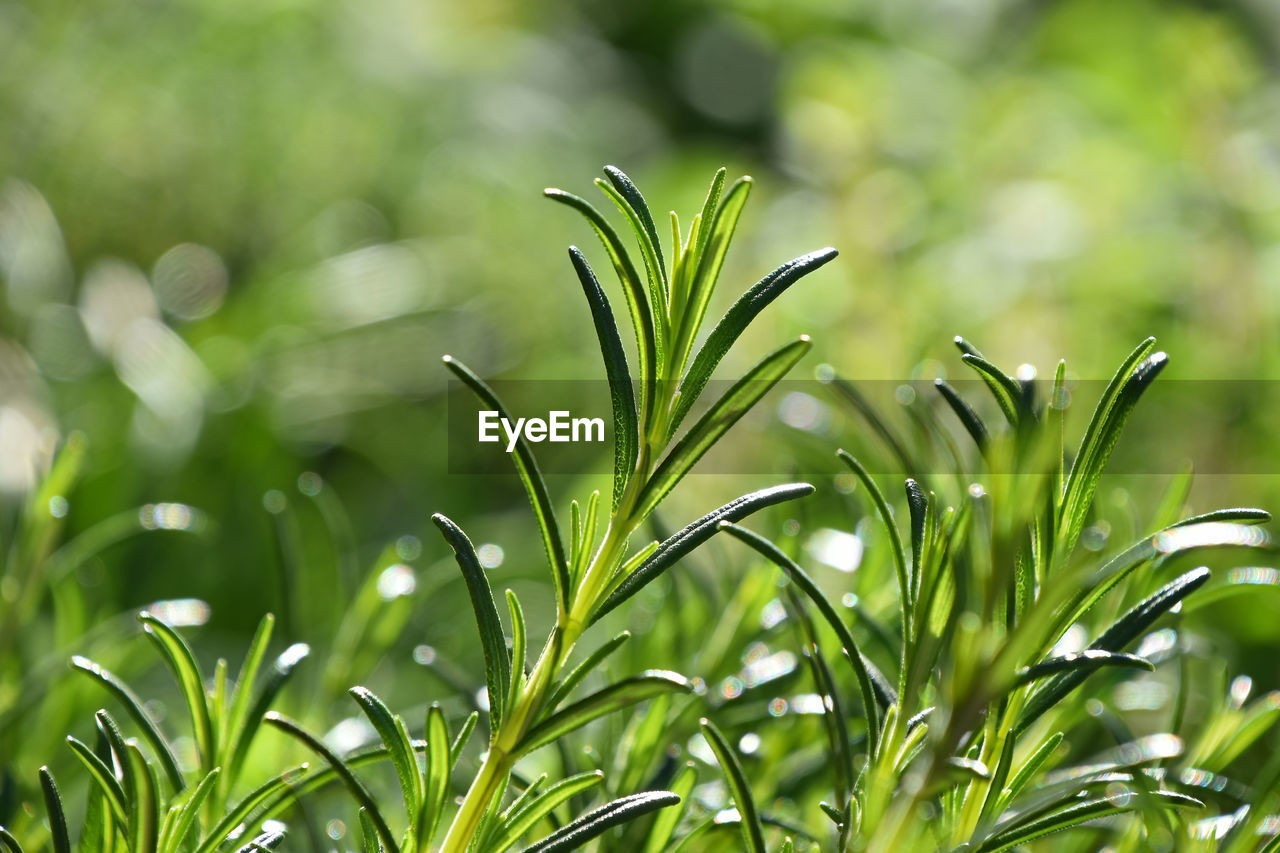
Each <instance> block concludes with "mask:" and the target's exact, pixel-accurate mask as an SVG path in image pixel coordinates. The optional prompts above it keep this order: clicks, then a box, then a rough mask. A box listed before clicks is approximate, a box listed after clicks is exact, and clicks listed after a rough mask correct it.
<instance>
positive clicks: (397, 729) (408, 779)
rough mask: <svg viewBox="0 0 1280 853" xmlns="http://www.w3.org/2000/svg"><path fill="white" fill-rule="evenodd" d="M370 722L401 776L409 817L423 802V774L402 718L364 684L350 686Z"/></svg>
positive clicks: (397, 773)
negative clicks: (420, 772)
mask: <svg viewBox="0 0 1280 853" xmlns="http://www.w3.org/2000/svg"><path fill="white" fill-rule="evenodd" d="M349 692H350V693H351V695H352V697H353V698H354V699H355V700H356V704H358V705H359V706H360V710H362V711H364V715H365V716H366V717H368V718H369V722H370V723H372V724H373V728H374V730H375V731H376V732H377V733H378V737H380V738H381V739H382V743H383V744H384V745H385V746H386V747H387V751H388V752H389V753H390V754H391V763H392V764H394V765H395V768H396V776H397V777H399V779H400V793H401V794H402V795H403V796H404V807H405V811H406V812H407V813H408V814H409V815H410V816H411V817H412V816H413V815H416V814H417V813H418V809H419V807H420V805H421V803H422V776H421V775H420V774H419V772H418V759H417V757H416V756H415V755H414V753H413V741H412V740H410V738H409V732H408V731H406V730H405V727H404V721H403V720H401V719H400V718H399V717H398V716H396V715H394V714H392V713H391V710H390V709H389V708H388V707H387V706H386V705H385V704H384V703H383V702H382V700H381V699H379V698H378V697H377V696H375V695H374V693H373V691H371V690H369V689H368V688H365V687H352V688H351V690H350V691H349Z"/></svg>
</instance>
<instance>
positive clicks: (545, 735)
mask: <svg viewBox="0 0 1280 853" xmlns="http://www.w3.org/2000/svg"><path fill="white" fill-rule="evenodd" d="M679 692H682V693H691V692H693V685H691V684H690V683H689V681H688V680H687V679H686V678H685V677H684V676H682V675H679V674H678V673H674V672H667V671H666V670H659V669H651V670H647V671H646V672H644V673H642V674H640V675H634V676H632V677H630V678H624V679H623V680H622V681H619V682H618V683H616V684H611V685H609V686H608V687H605V688H603V689H601V690H597V691H596V692H595V693H592V694H591V695H589V696H587V697H585V698H583V699H580V700H578V701H577V702H575V703H573V704H572V705H569V706H568V707H566V708H564V709H563V710H561V711H557V712H556V713H554V714H552V715H551V716H550V717H548V718H547V719H546V720H544V721H543V722H541V723H539V724H538V725H536V726H534V727H533V728H532V729H530V730H529V732H528V733H527V734H526V735H525V736H524V739H523V740H522V741H521V742H520V746H519V747H518V748H517V750H516V753H517V754H520V755H523V754H525V753H529V752H532V751H533V750H535V749H537V748H538V747H541V746H546V745H547V744H549V743H551V742H552V741H554V740H557V739H559V738H561V737H564V736H565V735H566V734H568V733H569V732H571V731H574V730H575V729H580V728H582V727H583V726H585V725H587V724H588V723H590V722H591V721H593V720H597V719H599V718H600V717H603V716H605V715H606V714H611V713H613V712H614V711H620V710H622V709H623V708H628V707H630V706H632V705H635V704H638V703H640V702H643V701H645V700H646V699H652V698H653V697H655V696H661V695H663V694H666V693H679Z"/></svg>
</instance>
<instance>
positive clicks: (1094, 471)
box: [1057, 338, 1168, 555]
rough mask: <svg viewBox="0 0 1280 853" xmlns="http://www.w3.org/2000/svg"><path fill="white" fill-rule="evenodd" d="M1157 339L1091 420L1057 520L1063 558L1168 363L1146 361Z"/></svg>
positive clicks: (1132, 360) (1133, 360)
mask: <svg viewBox="0 0 1280 853" xmlns="http://www.w3.org/2000/svg"><path fill="white" fill-rule="evenodd" d="M1155 340H1156V339H1155V338H1147V339H1146V340H1144V341H1143V342H1142V343H1140V344H1139V345H1138V346H1137V347H1136V348H1135V349H1134V350H1133V352H1131V353H1129V356H1128V358H1126V359H1125V360H1124V362H1123V363H1122V364H1121V365H1120V369H1119V370H1117V371H1116V374H1115V376H1113V377H1112V379H1111V382H1110V383H1109V384H1108V385H1107V388H1106V390H1105V391H1104V392H1103V394H1102V398H1101V399H1100V400H1099V401H1098V406H1097V408H1096V409H1094V411H1093V416H1092V417H1091V418H1090V420H1089V426H1088V428H1087V429H1086V430H1085V434H1084V439H1083V441H1081V443H1080V452H1079V453H1078V454H1077V455H1076V459H1075V462H1074V463H1073V464H1072V466H1071V473H1070V474H1069V475H1068V476H1067V484H1066V487H1065V489H1064V490H1063V494H1062V502H1061V506H1060V509H1059V512H1058V517H1057V526H1058V545H1059V548H1060V553H1061V554H1063V555H1066V554H1069V553H1071V551H1072V549H1073V548H1075V544H1076V540H1077V539H1078V538H1079V537H1080V531H1081V530H1083V529H1084V523H1085V518H1086V514H1087V511H1088V508H1089V504H1090V503H1092V502H1093V494H1094V491H1096V490H1097V488H1098V480H1099V478H1101V476H1102V471H1103V469H1104V468H1105V467H1106V464H1107V460H1108V459H1109V458H1110V456H1111V451H1112V450H1113V449H1114V448H1115V446H1116V442H1117V441H1119V439H1120V431H1121V430H1122V429H1123V428H1124V424H1125V421H1127V420H1128V419H1129V414H1130V412H1132V411H1133V407H1134V406H1136V405H1137V403H1138V398H1139V397H1141V396H1142V392H1143V391H1145V390H1146V389H1147V386H1148V385H1150V384H1151V383H1152V381H1154V380H1155V378H1156V376H1157V375H1159V373H1160V371H1161V370H1162V369H1163V368H1164V366H1165V364H1166V363H1167V362H1168V358H1167V357H1166V356H1165V354H1164V353H1156V354H1155V355H1153V356H1151V357H1150V358H1147V359H1146V361H1143V359H1144V358H1146V356H1147V353H1149V352H1150V351H1151V348H1152V346H1154V345H1155Z"/></svg>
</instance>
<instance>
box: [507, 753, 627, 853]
mask: <svg viewBox="0 0 1280 853" xmlns="http://www.w3.org/2000/svg"><path fill="white" fill-rule="evenodd" d="M603 780H604V774H603V773H601V772H600V771H599V770H596V771H593V772H591V773H580V774H578V775H577V776H570V777H569V778H568V779H565V780H563V781H561V782H557V783H556V784H554V785H552V786H551V787H550V788H547V789H546V790H545V791H543V792H542V793H540V794H538V795H537V796H535V797H533V798H531V799H530V800H529V801H527V802H526V803H525V804H524V805H523V806H522V807H521V808H520V809H518V810H516V811H514V812H513V813H512V814H511V817H510V818H509V819H508V820H507V822H506V824H505V825H504V826H503V827H502V830H501V832H500V834H499V835H498V837H497V838H496V839H495V840H494V841H492V842H490V844H489V845H487V846H486V848H485V849H486V850H488V851H489V853H503V851H504V850H506V849H507V848H509V847H511V846H512V845H513V844H515V843H516V842H517V841H519V840H520V839H521V838H522V837H523V836H524V834H525V833H526V832H528V831H529V830H531V829H533V828H534V827H535V826H537V825H538V821H540V820H542V819H543V818H544V817H546V816H547V815H549V814H550V813H551V812H552V811H554V810H555V809H556V808H558V807H559V806H560V804H561V803H564V802H567V801H568V800H569V798H570V797H575V796H577V795H578V794H581V793H583V792H584V791H589V790H590V789H591V788H594V787H595V786H596V785H599V784H600V783H601V782H602V781H603Z"/></svg>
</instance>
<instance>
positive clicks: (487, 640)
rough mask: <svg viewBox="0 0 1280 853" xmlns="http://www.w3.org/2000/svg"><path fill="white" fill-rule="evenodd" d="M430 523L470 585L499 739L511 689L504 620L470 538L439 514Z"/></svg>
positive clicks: (494, 732)
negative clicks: (433, 523)
mask: <svg viewBox="0 0 1280 853" xmlns="http://www.w3.org/2000/svg"><path fill="white" fill-rule="evenodd" d="M431 520H432V521H434V522H435V524H436V527H439V528H440V531H441V532H442V533H443V534H444V538H445V540H446V541H447V542H448V543H449V546H450V547H451V548H453V553H454V556H455V557H456V558H457V561H458V566H459V568H461V569H462V577H463V579H464V580H465V581H466V582H467V592H468V593H470V595H471V607H472V609H473V610H474V611H475V617H476V624H477V626H478V627H479V629H480V645H481V648H482V649H483V651H484V669H485V681H486V682H487V683H488V686H489V732H490V736H491V737H496V736H497V732H498V728H499V727H500V726H501V725H502V716H503V704H504V703H505V701H506V698H507V693H508V692H510V688H511V659H510V657H508V656H507V640H506V635H505V634H503V632H502V620H501V619H499V618H498V608H497V606H496V605H495V604H494V603H493V590H492V589H490V587H489V579H488V578H487V577H486V576H485V573H484V569H483V568H481V567H480V560H479V558H477V557H476V551H475V548H474V547H472V545H471V540H470V539H468V538H467V534H465V533H463V532H462V529H461V528H460V527H458V525H456V524H454V523H453V522H452V521H450V520H449V519H448V518H447V517H446V516H444V515H442V514H440V513H436V514H435V515H433V516H431Z"/></svg>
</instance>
